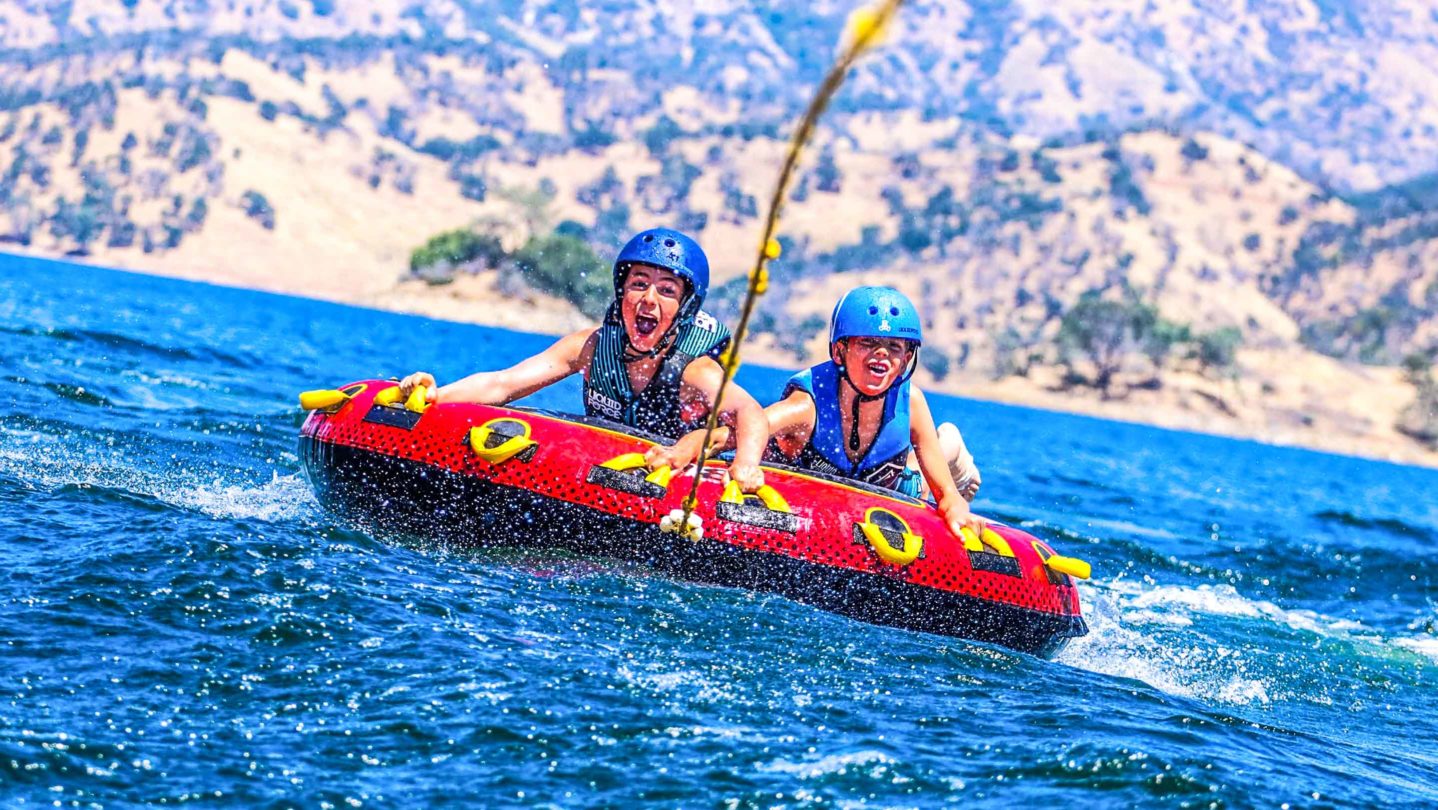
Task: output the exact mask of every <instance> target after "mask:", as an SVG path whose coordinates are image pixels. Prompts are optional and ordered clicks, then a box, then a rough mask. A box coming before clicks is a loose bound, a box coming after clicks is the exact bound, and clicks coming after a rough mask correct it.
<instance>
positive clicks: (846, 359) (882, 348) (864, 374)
mask: <svg viewBox="0 0 1438 810" xmlns="http://www.w3.org/2000/svg"><path fill="white" fill-rule="evenodd" d="M830 352H831V353H832V354H833V359H834V362H835V363H838V364H839V365H841V366H843V367H844V368H845V369H846V370H847V371H848V374H849V381H850V382H852V383H853V384H854V385H855V387H857V388H858V389H859V391H860V393H862V394H864V395H865V396H870V397H876V396H879V395H880V394H883V393H885V392H886V391H888V390H889V388H890V387H891V386H892V385H893V384H894V383H895V382H897V381H898V379H899V378H900V377H901V376H903V374H904V372H905V371H907V370H908V368H909V361H910V360H911V359H913V356H914V343H913V341H910V340H900V339H898V338H876V337H853V338H845V339H844V340H841V341H839V342H838V343H835V344H834V345H833V347H831V348H830Z"/></svg>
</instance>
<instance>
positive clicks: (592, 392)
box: [584, 311, 730, 440]
mask: <svg viewBox="0 0 1438 810" xmlns="http://www.w3.org/2000/svg"><path fill="white" fill-rule="evenodd" d="M596 334H597V335H598V338H599V340H598V342H597V343H596V344H595V346H594V356H593V357H592V358H591V359H590V361H589V367H588V368H587V369H585V371H584V412H585V414H587V415H589V416H599V417H603V418H605V419H609V420H612V421H615V422H619V423H620V424H624V425H628V426H629V427H633V428H638V429H640V430H645V431H648V432H650V433H655V434H658V435H660V436H663V437H665V438H668V439H671V440H673V439H678V438H679V437H680V436H682V435H684V434H685V433H687V432H689V430H691V429H692V428H693V426H692V425H689V424H687V423H685V422H684V420H683V419H682V417H681V415H680V412H679V410H680V409H679V385H680V383H681V382H682V380H683V378H684V369H685V368H687V367H688V366H689V364H690V363H691V362H693V361H694V360H695V359H696V358H699V357H713V358H715V359H718V357H719V355H720V354H722V353H723V352H724V350H725V349H727V348H729V340H730V335H729V329H728V328H727V327H725V326H724V325H723V324H721V323H719V321H718V320H716V319H715V318H714V316H712V315H710V314H709V313H707V312H702V311H701V312H700V313H699V314H698V315H696V316H694V319H693V321H691V322H690V323H688V324H685V325H684V326H681V327H680V328H679V333H678V336H677V337H676V338H675V340H674V343H673V345H672V346H671V347H670V348H669V350H668V351H667V352H666V353H665V354H664V359H663V361H662V362H661V363H660V364H659V368H658V370H657V371H655V372H654V378H653V379H651V380H650V381H649V385H647V386H645V387H644V390H643V391H641V392H640V393H638V394H635V393H634V389H633V388H631V387H630V385H629V370H628V366H627V365H626V364H625V362H624V348H625V346H626V345H628V336H627V335H625V333H624V324H622V323H619V322H618V321H616V320H613V319H608V320H606V321H605V322H604V325H603V326H600V327H599V331H598V332H597V333H596Z"/></svg>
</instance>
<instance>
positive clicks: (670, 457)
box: [644, 430, 704, 472]
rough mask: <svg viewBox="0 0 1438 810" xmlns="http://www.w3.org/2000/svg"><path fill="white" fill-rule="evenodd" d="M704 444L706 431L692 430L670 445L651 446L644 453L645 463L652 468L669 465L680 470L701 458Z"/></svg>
mask: <svg viewBox="0 0 1438 810" xmlns="http://www.w3.org/2000/svg"><path fill="white" fill-rule="evenodd" d="M703 446H704V431H702V430H692V431H690V432H688V433H686V434H684V435H683V436H681V437H680V438H679V441H677V442H675V443H674V444H673V445H672V446H670V447H665V446H663V445H655V446H653V447H651V448H649V450H648V452H646V453H645V454H644V464H645V466H647V467H649V469H651V470H657V469H659V468H660V467H668V468H670V469H671V470H673V471H675V472H679V471H681V470H684V469H685V468H687V467H688V466H689V465H691V464H693V463H694V462H696V461H698V460H699V451H700V449H701V448H703Z"/></svg>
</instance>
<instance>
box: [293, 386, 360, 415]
mask: <svg viewBox="0 0 1438 810" xmlns="http://www.w3.org/2000/svg"><path fill="white" fill-rule="evenodd" d="M349 401H350V395H349V394H346V393H345V392H343V391H336V390H334V389H332V388H325V389H321V390H318V391H305V392H303V393H301V394H300V407H301V408H304V409H305V410H307V411H324V410H329V409H330V408H338V407H339V406H341V405H343V404H345V403H346V402H349Z"/></svg>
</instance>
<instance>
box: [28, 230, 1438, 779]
mask: <svg viewBox="0 0 1438 810" xmlns="http://www.w3.org/2000/svg"><path fill="white" fill-rule="evenodd" d="M546 341H547V339H546V338H542V337H537V336H533V335H524V334H517V333H513V332H507V331H503V330H496V329H486V328H482V327H477V326H468V325H461V324H454V323H446V322H439V321H432V320H427V319H423V318H417V317H410V316H401V315H394V314H387V313H381V312H374V311H368V310H362V309H356V308H350V307H344V306H338V305H333V304H325V303H317V302H314V301H308V300H302V299H297V298H288V297H282V296H275V295H268V294H262V293H255V292H246V291H237V290H229V289H223V288H218V287H212V286H207V285H202V284H192V283H185V282H178V281H172V280H166V279H158V278H151V277H145V276H139V275H132V274H127V273H120V272H115V271H108V270H99V269H93V268H87V267H81V266H75V265H69V264H63V263H57V262H48V261H41V260H35V259H25V258H18V257H12V256H3V255H0V605H3V610H0V804H3V805H7V806H14V805H22V806H23V805H32V804H34V805H39V804H44V805H47V806H67V807H68V806H80V807H90V806H107V807H113V806H125V805H132V804H143V803H165V804H171V803H178V802H182V801H187V800H188V801H197V802H200V803H202V804H205V805H229V804H234V805H244V806H291V805H295V806H305V807H325V806H331V807H352V806H371V807H373V806H396V805H420V804H433V803H441V802H452V803H459V804H468V805H474V806H507V805H515V806H521V805H522V806H593V805H611V806H627V805H632V804H634V803H636V802H639V801H646V800H647V801H649V802H651V803H653V804H656V805H659V806H684V807H771V806H787V807H802V806H831V805H837V806H851V807H852V806H873V807H908V806H933V805H941V804H956V805H957V804H962V805H966V806H974V805H984V806H1003V807H1008V806H1014V805H1018V804H1024V803H1028V804H1031V805H1047V804H1053V803H1056V802H1060V801H1074V802H1077V803H1079V804H1080V805H1081V806H1086V807H1088V806H1095V807H1101V806H1113V807H1126V806H1132V805H1135V804H1150V803H1152V804H1159V805H1162V806H1175V807H1176V806H1193V807H1198V806H1211V805H1212V806H1275V807H1276V806H1280V805H1283V804H1291V805H1293V806H1323V805H1354V804H1356V805H1369V804H1390V803H1404V804H1429V805H1438V715H1435V712H1434V711H1433V710H1432V706H1433V704H1434V701H1435V699H1438V574H1435V568H1438V499H1435V497H1434V493H1435V492H1438V472H1434V471H1431V470H1424V469H1417V468H1408V467H1401V466H1396V465H1391V464H1384V463H1378V462H1370V461H1361V460H1356V459H1351V458H1344V457H1339V456H1332V455H1326V454H1321V453H1314V452H1308V451H1302V450H1292V449H1280V448H1273V447H1266V446H1262V445H1259V444H1254V443H1249V442H1241V441H1234V440H1229V439H1221V438H1213V437H1207V436H1200V435H1194V434H1186V433H1177V432H1169V431H1162V430H1157V429H1152V428H1146V427H1139V426H1133V425H1126V424H1120V423H1114V422H1106V421H1101V420H1095V419H1088V418H1082V417H1074V416H1066V415H1059V414H1051V413H1045V412H1040V411H1034V410H1028V409H1023V408H1013V407H1006V406H999V405H991V404H985V403H981V402H976V401H970V400H964V399H956V398H951V397H942V396H934V397H932V401H933V402H934V405H935V407H936V409H937V410H938V412H939V415H940V416H941V417H943V418H946V419H951V420H954V421H956V422H957V423H958V424H959V425H960V426H961V427H962V428H963V431H964V433H965V436H966V437H967V439H968V441H969V445H970V447H971V448H972V449H973V450H974V453H975V455H976V456H977V458H978V460H979V463H980V464H981V466H982V469H983V472H984V489H983V492H982V493H981V495H980V498H979V501H978V502H977V503H976V508H977V509H978V510H979V511H981V512H983V513H986V514H989V515H992V516H994V517H996V518H1000V519H1003V520H1006V521H1011V522H1014V523H1017V524H1018V525H1021V526H1023V527H1024V528H1026V529H1027V530H1028V531H1030V532H1032V533H1034V534H1036V535H1038V536H1040V537H1042V538H1044V539H1046V540H1048V541H1049V542H1050V543H1051V544H1052V545H1054V546H1055V547H1056V548H1057V549H1058V550H1059V551H1060V553H1065V554H1070V555H1073V556H1078V557H1082V558H1084V559H1087V560H1089V561H1090V562H1092V563H1093V567H1094V574H1095V578H1094V580H1093V581H1091V582H1089V583H1085V584H1084V586H1083V588H1082V595H1083V600H1084V604H1085V609H1086V612H1087V616H1088V620H1089V624H1090V627H1091V628H1092V632H1091V634H1090V635H1089V636H1088V637H1086V638H1083V639H1080V640H1077V641H1075V642H1074V643H1072V644H1071V645H1070V646H1069V647H1068V648H1067V649H1066V650H1065V651H1064V652H1063V653H1061V654H1060V655H1059V657H1058V659H1057V660H1055V661H1044V660H1039V659H1035V658H1031V657H1028V656H1025V655H1021V654H1018V653H1014V652H1010V651H1007V650H1004V649H999V648H993V647H986V646H983V645H979V644H972V643H967V642H963V641H957V640H954V639H948V638H940V637H934V636H927V635H922V634H917V633H909V632H905V631H901V630H895V629H890V628H882V627H874V626H869V625H865V624H861V623H857V622H854V621H851V620H848V619H844V618H841V617H838V616H834V615H830V614H827V613H824V612H821V611H817V610H815V609H812V608H809V607H805V606H803V605H799V604H796V603H793V602H789V601H787V600H785V599H782V598H778V597H774V596H769V595H765V594H757V593H748V592H744V591H738V590H731V589H724V588H714V587H704V586H697V585H691V584H687V583H683V582H674V581H669V580H665V579H662V578H658V577H655V576H652V575H650V574H648V573H646V572H643V571H639V570H634V569H630V568H628V567H626V566H622V565H619V564H615V563H611V562H607V561H605V560H603V559H586V558H582V557H572V556H565V555H561V554H557V553H556V554H552V555H535V554H523V553H518V552H513V551H465V550H456V549H446V548H441V547H433V546H429V545H425V544H396V543H390V542H384V541H380V540H376V539H373V538H371V537H368V536H365V535H363V534H360V533H357V532H354V531H351V530H349V529H346V528H345V527H343V526H341V525H340V524H338V523H337V522H336V521H334V520H333V519H332V518H331V517H330V516H329V515H327V514H326V513H325V512H324V511H322V510H321V509H320V508H319V507H318V506H317V504H316V503H315V501H314V498H313V496H312V495H311V493H310V491H309V487H308V485H307V484H306V482H305V480H304V478H303V476H302V474H301V473H300V469H299V465H298V461H297V459H296V456H295V446H296V435H297V429H298V426H299V424H300V421H301V413H300V411H299V410H298V408H297V407H296V405H295V394H296V393H297V392H298V391H300V390H304V389H308V388H320V387H332V386H335V385H338V384H341V383H344V382H347V381H350V380H352V379H358V378H364V377H371V376H392V375H399V374H403V373H406V372H408V371H411V370H414V369H417V368H426V369H430V370H432V371H435V372H436V373H437V374H438V375H439V376H440V378H441V379H442V380H448V379H453V378H454V377H456V376H458V375H461V374H464V373H468V372H470V371H473V370H478V369H481V368H493V367H498V366H502V365H507V364H508V363H510V362H512V361H513V360H515V359H517V358H519V357H522V356H524V355H526V354H528V353H531V352H533V351H535V350H537V349H538V348H540V347H542V346H543V345H545V343H546ZM785 376H786V375H785V374H784V373H781V372H776V371H767V370H763V369H746V371H745V373H744V374H742V375H741V381H742V382H744V383H745V384H746V385H748V386H749V387H750V389H751V390H752V391H754V392H755V393H756V394H757V395H758V396H760V398H761V399H762V400H764V401H769V400H770V399H772V397H773V396H775V395H776V394H777V393H778V390H779V388H780V386H781V385H782V383H783V380H784V379H785ZM529 403H530V404H535V405H540V406H544V407H552V408H557V409H573V408H575V407H576V406H577V404H578V387H577V385H576V384H565V385H560V386H557V387H555V388H553V389H551V390H549V391H545V392H542V393H541V394H540V395H537V396H535V397H533V398H532V399H531V400H530V401H529Z"/></svg>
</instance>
